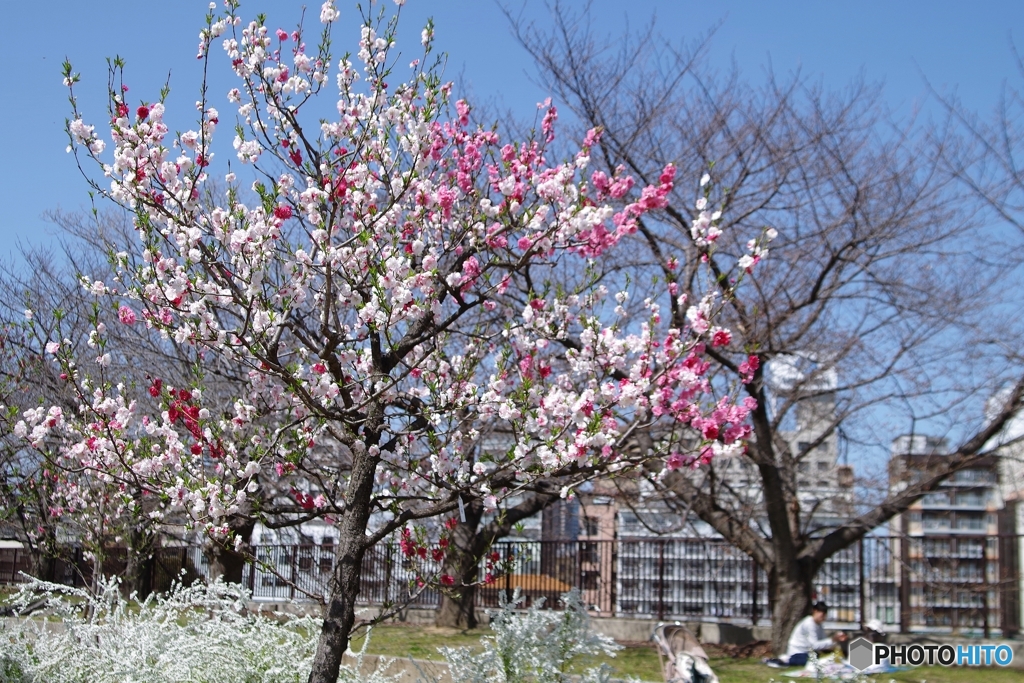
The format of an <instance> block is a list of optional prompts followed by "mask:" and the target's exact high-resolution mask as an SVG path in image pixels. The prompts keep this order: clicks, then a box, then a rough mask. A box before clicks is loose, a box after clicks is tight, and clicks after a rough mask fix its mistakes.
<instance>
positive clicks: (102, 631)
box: [0, 579, 389, 683]
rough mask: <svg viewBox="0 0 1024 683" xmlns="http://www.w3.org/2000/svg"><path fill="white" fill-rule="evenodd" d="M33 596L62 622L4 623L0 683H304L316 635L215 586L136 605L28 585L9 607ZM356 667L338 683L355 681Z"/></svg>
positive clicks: (313, 623) (309, 623) (112, 582)
mask: <svg viewBox="0 0 1024 683" xmlns="http://www.w3.org/2000/svg"><path fill="white" fill-rule="evenodd" d="M40 594H42V595H44V596H45V597H46V599H47V607H46V610H47V613H49V614H51V615H55V616H58V617H60V619H61V620H60V621H59V622H57V621H53V620H48V619H40V618H33V617H22V618H20V619H11V620H7V623H6V624H5V625H4V627H3V629H2V630H0V636H2V637H0V667H2V668H0V683H23V681H31V682H33V683H143V682H145V683H184V682H195V683H302V682H304V681H305V680H306V678H307V676H308V674H309V670H310V668H311V666H312V657H313V652H314V650H315V648H316V638H315V634H316V633H317V632H318V631H319V622H318V621H317V620H315V619H313V618H310V617H301V618H299V617H286V616H284V615H279V614H274V615H266V614H262V613H250V612H248V611H247V610H246V609H245V604H246V601H247V599H248V597H249V596H248V594H247V592H246V591H245V590H244V589H242V588H239V587H237V586H231V585H227V584H224V583H222V582H215V583H212V584H210V585H203V584H200V583H196V584H194V585H191V586H183V585H182V584H181V583H176V584H175V585H174V586H173V587H172V589H171V591H170V592H168V593H167V594H165V595H161V596H156V595H152V596H150V597H148V598H147V599H146V600H144V601H142V602H141V603H140V602H136V601H134V600H132V599H127V598H124V597H123V596H122V595H121V592H120V590H119V582H118V581H117V580H116V579H107V580H104V581H102V582H101V588H100V590H99V593H98V595H95V596H94V595H92V594H91V593H89V592H88V591H86V590H84V589H76V588H69V587H67V586H61V585H57V584H51V583H46V582H42V581H33V582H31V583H29V584H26V585H25V587H24V588H23V589H22V590H21V592H20V593H19V594H18V595H17V596H15V598H14V603H15V604H16V605H20V606H22V607H23V606H25V605H27V604H28V603H29V602H31V601H34V600H37V599H38V598H39V595H40ZM360 659H361V657H360ZM359 664H361V661H359V662H357V663H356V669H345V670H344V671H343V672H342V680H344V681H356V680H359V678H358V676H357V674H356V673H355V671H356V670H358V666H359ZM369 680H371V681H374V682H375V683H384V681H387V680H389V679H387V678H386V677H383V676H380V675H378V674H372V675H371V677H370V679H369Z"/></svg>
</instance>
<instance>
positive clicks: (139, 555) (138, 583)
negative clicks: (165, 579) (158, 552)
mask: <svg viewBox="0 0 1024 683" xmlns="http://www.w3.org/2000/svg"><path fill="white" fill-rule="evenodd" d="M127 540H128V547H127V548H126V549H125V550H126V556H125V569H124V576H123V577H122V583H121V586H122V591H123V592H125V593H126V594H127V595H131V594H132V593H135V594H137V595H138V597H139V599H140V600H142V599H145V597H146V596H147V595H149V594H150V592H151V591H152V590H153V545H154V543H155V540H156V539H155V537H154V536H153V535H152V534H150V533H149V532H147V531H146V530H144V529H138V528H133V529H131V530H130V531H129V532H128V537H127Z"/></svg>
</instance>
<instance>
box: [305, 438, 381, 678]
mask: <svg viewBox="0 0 1024 683" xmlns="http://www.w3.org/2000/svg"><path fill="white" fill-rule="evenodd" d="M371 421H372V418H371ZM378 460H379V458H378V457H373V456H370V455H368V454H366V453H365V452H364V453H363V454H361V455H360V456H356V457H355V458H354V459H353V463H352V474H351V478H350V479H349V485H348V490H347V491H346V495H345V509H344V511H343V512H342V513H341V519H340V520H339V522H340V523H339V525H338V526H339V529H338V530H339V534H338V551H337V552H338V559H337V562H335V564H334V574H333V576H331V586H330V588H331V590H330V597H329V598H328V601H327V609H326V612H325V614H324V623H323V627H322V628H321V629H320V638H319V640H318V641H317V646H316V654H315V655H313V669H312V670H311V671H310V672H309V683H337V680H338V673H339V671H340V670H341V658H342V655H344V653H345V649H346V648H347V647H348V638H349V634H350V633H351V632H352V626H353V624H355V621H356V596H357V595H358V594H359V578H360V575H361V573H362V568H363V567H362V565H363V555H364V554H365V553H366V526H367V524H368V523H369V521H370V510H371V506H370V503H371V501H372V500H373V480H374V471H375V470H376V467H377V462H378Z"/></svg>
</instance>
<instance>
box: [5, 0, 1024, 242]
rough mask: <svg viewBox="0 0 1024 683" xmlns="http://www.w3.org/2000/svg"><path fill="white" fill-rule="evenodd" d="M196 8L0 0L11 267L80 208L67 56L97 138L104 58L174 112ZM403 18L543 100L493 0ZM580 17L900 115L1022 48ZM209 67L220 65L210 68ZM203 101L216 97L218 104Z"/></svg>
mask: <svg viewBox="0 0 1024 683" xmlns="http://www.w3.org/2000/svg"><path fill="white" fill-rule="evenodd" d="M570 2H571V0H570ZM308 4H309V5H310V8H309V10H308V13H309V14H310V16H309V17H308V19H309V20H311V21H312V22H316V20H317V16H318V14H319V3H318V2H313V1H312V0H310V2H309V3H308ZM510 4H512V5H513V6H514V7H516V8H518V7H519V5H518V4H515V3H513V2H510ZM301 5H302V3H301V2H298V1H296V0H274V1H273V2H270V1H268V0H249V1H244V2H243V6H242V11H243V14H244V15H251V14H255V13H256V12H261V11H262V12H266V13H268V14H269V15H270V20H271V23H272V24H280V25H281V26H283V27H285V28H291V27H292V26H294V24H295V23H296V20H297V17H298V14H299V8H300V7H301ZM338 6H339V9H341V10H342V20H341V25H340V26H339V30H338V31H337V33H336V39H337V41H338V42H337V45H338V48H340V49H339V50H338V52H339V53H340V52H342V51H344V49H347V48H348V46H351V45H354V42H355V39H356V38H357V36H358V33H357V31H358V27H357V23H356V21H357V15H356V12H355V10H354V2H350V1H346V0H339V2H338ZM206 7H207V3H206V2H201V1H198V0H173V1H171V2H155V1H153V0H142V1H140V2H134V3H128V2H116V3H115V2H110V1H108V0H89V1H87V2H83V1H81V0H79V1H78V2H70V1H69V0H51V1H50V2H39V1H28V0H17V1H16V0H0V17H2V18H3V20H4V22H3V23H4V25H5V26H6V27H7V28H8V30H7V34H6V36H5V42H6V43H7V45H8V48H7V52H6V54H7V57H6V61H7V62H8V68H7V74H8V75H7V79H8V80H7V83H8V85H7V88H8V90H7V92H6V94H5V95H4V96H3V97H2V98H0V126H2V127H0V129H2V130H5V131H6V136H5V137H6V139H5V144H4V145H3V148H2V149H3V161H4V164H3V174H2V178H3V181H4V182H3V183H0V192H2V197H0V201H2V204H3V206H4V211H3V212H2V214H0V216H2V217H0V258H7V257H9V256H10V255H11V254H12V251H13V245H14V243H15V242H16V241H17V240H24V241H28V242H30V243H42V242H44V241H46V240H47V239H48V237H47V235H48V234H53V229H52V228H51V227H49V226H48V224H47V223H46V221H45V220H44V219H43V218H42V213H43V212H44V211H45V210H47V209H53V208H58V207H60V208H63V209H69V210H73V209H76V208H83V207H85V206H87V201H88V199H87V188H86V186H85V184H84V182H83V181H82V179H81V177H80V176H79V175H78V171H77V170H76V168H75V166H74V163H73V160H72V158H71V157H70V156H69V155H67V154H65V152H64V148H65V146H66V144H67V140H66V137H65V135H64V132H63V125H64V117H65V116H66V115H67V112H68V106H67V100H66V91H65V89H64V88H63V86H62V85H61V82H60V80H61V79H60V63H61V61H62V59H63V58H64V56H65V55H67V56H68V57H70V58H71V60H72V62H73V63H74V65H75V68H76V70H78V71H79V72H81V73H82V75H83V81H82V84H81V87H80V91H79V94H80V99H81V101H82V104H83V106H84V108H85V109H86V111H87V112H89V113H90V114H91V116H89V117H87V118H88V119H90V120H91V122H93V123H97V124H102V119H103V111H104V108H103V107H104V94H105V82H106V65H105V61H104V60H105V58H106V57H107V56H112V55H114V54H120V55H121V56H123V57H125V58H126V59H127V60H128V82H129V83H130V84H132V86H133V90H132V93H131V94H132V95H135V96H136V97H137V98H139V99H153V98H154V97H155V95H156V92H157V89H158V85H159V83H161V82H162V80H163V79H164V77H165V76H166V75H167V72H168V71H171V73H172V80H171V83H172V90H173V94H172V106H173V103H174V102H177V103H180V105H181V106H182V107H183V108H184V107H187V106H188V105H189V104H190V103H191V102H193V101H194V100H195V95H196V93H197V83H198V73H199V72H198V65H199V63H198V62H197V61H196V60H195V59H194V55H195V47H196V43H197V36H198V31H199V29H200V27H201V25H202V20H203V15H204V14H205V11H206ZM523 11H524V12H525V15H526V16H527V17H532V18H536V19H537V20H543V19H544V17H545V16H547V10H546V8H545V5H544V3H543V2H539V1H537V0H527V2H526V3H525V4H524V9H523ZM403 12H404V19H405V20H406V21H405V22H404V26H405V33H406V35H412V36H416V35H418V33H419V29H420V27H421V26H422V24H423V20H424V18H425V17H426V16H428V15H430V16H433V17H434V18H435V21H436V23H437V32H436V35H437V38H436V46H437V48H438V49H440V50H444V51H447V52H448V53H449V66H448V73H449V74H450V75H451V76H452V77H456V76H459V75H462V76H463V77H464V78H465V79H466V81H468V82H469V83H470V84H471V86H472V89H473V91H474V93H475V94H476V95H477V96H479V97H480V98H484V99H489V98H498V99H500V100H501V102H503V104H504V105H506V106H508V107H511V108H512V109H514V110H516V111H521V112H527V111H530V110H531V109H532V106H533V104H534V103H536V102H537V101H538V100H540V99H542V98H543V97H544V96H545V95H546V93H544V92H541V91H540V90H538V89H537V87H536V86H534V85H533V84H532V83H531V82H530V80H529V74H530V73H531V71H532V65H531V63H530V61H529V58H528V57H527V55H526V54H525V53H524V52H523V50H522V49H521V48H520V47H519V46H518V44H517V43H516V42H515V40H514V39H513V38H512V37H511V35H510V33H509V29H508V26H507V23H506V21H505V19H504V17H503V16H502V14H501V12H500V10H499V8H498V5H497V4H496V3H494V2H492V1H491V0H459V1H455V0H450V1H444V2H440V1H437V0H435V1H433V2H431V1H428V0H409V2H408V4H407V6H406V8H405V10H404V11H403ZM592 13H593V17H594V23H595V25H596V26H597V27H598V29H599V30H604V31H607V32H608V33H609V34H614V33H616V32H618V31H620V30H621V29H622V27H623V26H624V25H625V23H626V20H628V22H629V23H630V24H631V25H633V26H640V25H643V24H644V23H645V22H646V21H647V20H648V19H649V18H650V17H651V15H652V13H656V14H657V16H658V29H659V30H660V31H661V32H662V33H663V34H665V35H667V36H673V37H681V38H684V39H687V38H691V37H694V36H696V35H698V34H702V33H704V32H706V31H707V30H708V29H709V28H710V27H711V26H713V25H715V24H718V23H719V22H721V26H720V28H719V30H718V32H717V33H716V35H715V37H714V39H713V42H712V48H711V60H712V62H713V63H715V64H719V65H722V66H727V65H728V63H729V61H730V60H731V59H733V58H735V60H736V62H737V64H738V65H739V67H740V68H741V70H742V71H743V72H744V74H746V75H747V76H748V77H749V78H751V79H753V80H757V79H760V78H761V76H762V73H763V70H764V69H765V67H766V65H767V64H769V63H771V65H772V68H773V69H774V70H775V71H776V72H778V73H788V72H791V71H793V70H795V69H798V68H799V69H801V70H802V71H803V73H804V74H806V75H811V76H820V77H821V78H822V79H823V81H824V82H825V84H826V85H828V86H830V87H835V88H840V87H842V86H843V85H844V84H845V83H847V82H848V81H849V80H850V79H851V78H852V77H853V76H855V75H856V74H857V73H858V72H860V71H861V70H863V72H864V74H865V75H866V76H867V78H868V79H869V80H880V81H884V82H885V84H886V89H885V93H886V97H887V98H888V100H889V102H890V103H891V104H892V106H893V107H894V108H897V109H898V110H899V111H902V112H906V111H909V110H910V109H911V108H913V107H914V106H916V105H917V104H919V103H921V102H922V101H924V100H925V99H926V87H925V85H924V81H923V78H922V76H925V77H927V78H928V79H929V80H930V81H931V82H932V83H933V84H934V85H935V86H936V87H938V88H940V89H952V88H956V89H957V90H958V92H959V93H960V95H961V97H962V99H963V100H964V102H965V104H966V105H967V106H969V107H971V108H973V109H976V110H979V111H985V112H987V111H988V110H990V109H991V108H992V106H993V105H994V104H995V103H996V102H997V101H998V97H999V92H1000V87H1001V84H1002V83H1003V81H1004V80H1006V79H1008V78H1009V79H1011V80H1012V79H1013V78H1014V77H1015V74H1014V72H1013V61H1012V58H1011V51H1010V48H1009V41H1010V37H1011V34H1016V35H1017V36H1019V37H1020V38H1021V40H1022V41H1024V2H1020V1H1019V0H1018V1H1012V0H1003V1H999V2H995V1H993V2H985V3H970V4H968V3H964V2H962V1H954V0H941V1H939V0H930V1H927V2H925V1H923V0H921V1H918V2H878V1H873V0H872V1H868V0H857V1H855V2H809V1H807V2H784V1H781V0H780V1H777V2H764V1H759V0H748V1H740V0H735V1H731V2H720V3H709V2H695V1H692V0H678V1H673V2H667V1H666V2H657V1H655V0H629V2H621V1H616V0H596V1H595V2H594V3H593V5H592ZM221 55H222V53H220V52H219V51H218V53H217V55H216V57H217V58H220V57H221ZM216 96H218V97H222V95H221V94H220V93H219V92H218V93H216ZM221 104H222V106H223V105H224V104H225V103H221ZM224 109H225V110H227V107H224ZM183 125H184V124H183ZM99 127H100V126H98V128H99ZM222 154H223V152H222Z"/></svg>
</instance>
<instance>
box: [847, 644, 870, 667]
mask: <svg viewBox="0 0 1024 683" xmlns="http://www.w3.org/2000/svg"><path fill="white" fill-rule="evenodd" d="M874 663H875V646H874V644H872V643H871V641H869V640H868V639H867V638H858V639H857V640H854V641H852V642H851V643H850V666H852V667H853V668H854V669H856V670H857V671H863V670H864V669H866V668H868V667H869V666H871V665H872V664H874Z"/></svg>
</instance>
